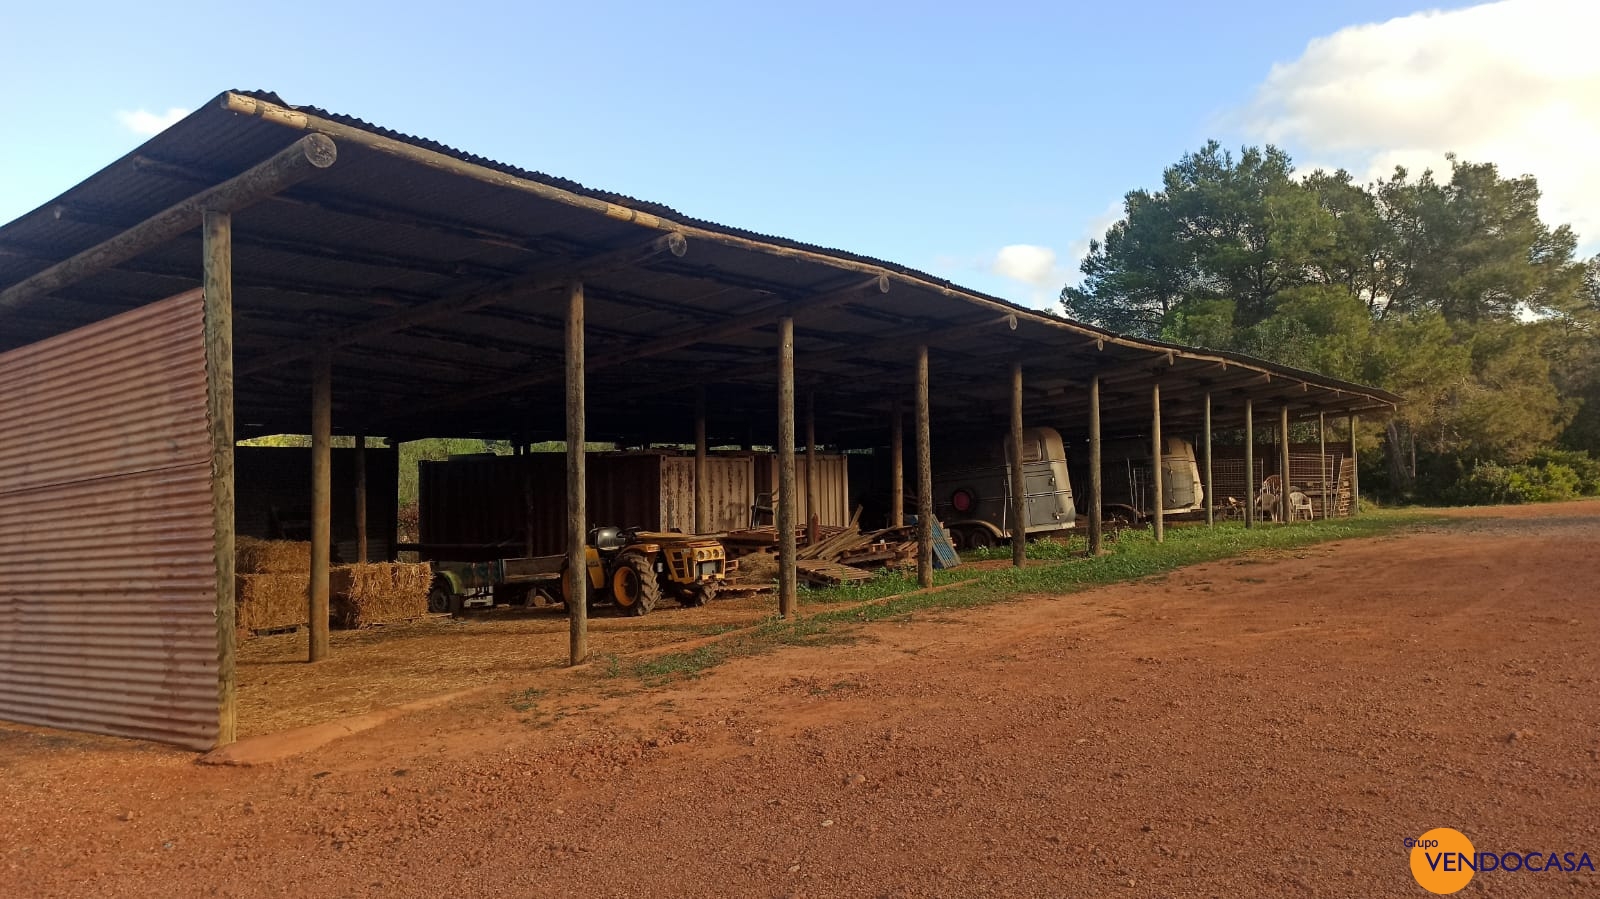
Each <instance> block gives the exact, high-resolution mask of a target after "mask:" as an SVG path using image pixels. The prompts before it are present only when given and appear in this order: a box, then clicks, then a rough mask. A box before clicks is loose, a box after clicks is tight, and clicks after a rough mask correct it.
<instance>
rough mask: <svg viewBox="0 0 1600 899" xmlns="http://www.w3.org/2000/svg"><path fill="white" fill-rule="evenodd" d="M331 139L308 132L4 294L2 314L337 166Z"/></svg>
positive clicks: (0, 305) (0, 297) (0, 298)
mask: <svg viewBox="0 0 1600 899" xmlns="http://www.w3.org/2000/svg"><path fill="white" fill-rule="evenodd" d="M338 156H339V153H338V148H337V147H335V146H334V143H333V140H332V139H331V138H329V137H327V136H326V135H322V134H308V135H306V136H305V137H303V138H301V139H299V140H297V141H295V142H294V143H293V144H290V145H289V146H288V147H285V148H284V149H282V150H280V151H278V152H277V153H274V154H273V155H272V156H270V157H268V158H267V159H265V160H263V161H262V162H260V163H257V164H256V165H254V166H251V167H250V168H249V169H246V170H245V171H244V172H243V173H241V174H239V175H237V176H236V177H233V178H230V179H228V180H227V181H224V182H223V183H221V184H219V185H217V186H216V187H213V188H210V189H208V190H203V191H201V192H200V193H197V194H195V195H194V196H192V197H189V198H187V199H184V200H181V201H179V202H177V203H174V204H173V205H171V206H169V207H167V208H166V209H163V210H161V211H160V212H158V213H156V214H155V215H152V216H150V217H149V218H147V219H145V220H144V221H142V222H140V223H139V224H137V225H135V226H133V227H132V228H129V229H127V230H126V231H123V232H121V233H119V234H117V235H116V236H114V237H112V238H110V239H109V240H106V241H103V242H101V243H98V244H96V245H94V246H92V247H89V248H88V249H86V250H83V251H82V252H80V253H77V254H75V255H73V256H71V257H69V258H67V259H64V260H62V261H60V262H58V263H56V264H55V265H52V266H50V267H49V268H46V269H45V270H44V271H41V272H36V273H34V274H33V275H30V276H28V277H27V278H24V279H23V280H21V281H19V282H17V283H16V284H13V285H11V286H10V287H7V288H6V289H4V290H0V315H4V314H7V313H11V312H15V311H16V310H17V309H19V308H21V307H22V306H24V305H26V304H27V303H31V302H33V301H35V300H38V299H40V298H41V297H45V296H49V295H50V294H51V293H54V292H55V291H57V290H60V289H61V288H63V287H68V286H70V285H72V284H74V283H76V282H78V281H81V280H83V279H84V278H87V277H89V276H90V275H93V274H96V273H97V272H101V271H104V270H106V269H108V268H111V267H112V266H115V265H118V264H120V263H123V262H126V261H128V260H129V259H132V258H134V257H135V256H138V255H139V254H141V253H144V252H147V251H149V250H152V249H154V248H156V247H159V246H161V245H162V244H164V243H166V242H167V241H169V240H171V239H173V238H174V237H177V236H178V235H180V234H182V233H184V232H185V231H189V230H192V229H194V228H196V227H198V226H199V225H200V219H201V217H202V216H203V215H204V214H205V213H206V212H207V211H211V212H235V211H237V210H239V209H242V208H244V207H246V206H249V205H250V204H252V203H255V202H257V201H258V200H260V199H261V198H263V197H267V196H271V195H272V194H274V193H277V192H278V191H280V190H283V189H284V188H285V187H288V186H289V185H290V184H293V183H294V182H296V181H301V180H304V179H306V178H309V177H311V175H312V174H314V173H316V172H317V171H319V170H321V169H325V168H327V167H328V166H330V165H333V163H334V160H335V159H337V158H338Z"/></svg>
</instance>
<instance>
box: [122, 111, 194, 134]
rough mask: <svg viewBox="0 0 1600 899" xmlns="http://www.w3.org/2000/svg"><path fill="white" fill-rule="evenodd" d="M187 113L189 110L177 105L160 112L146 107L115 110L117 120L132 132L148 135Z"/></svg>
mask: <svg viewBox="0 0 1600 899" xmlns="http://www.w3.org/2000/svg"><path fill="white" fill-rule="evenodd" d="M188 114H189V110H187V109H181V108H179V107H177V106H174V107H171V108H170V109H168V110H167V111H166V112H162V113H155V112H151V111H150V110H148V109H135V110H133V111H132V112H129V111H128V110H120V111H118V112H117V121H119V122H121V123H122V127H124V128H126V129H128V130H129V131H132V132H133V133H134V134H137V135H140V136H142V137H149V136H150V135H153V134H160V133H161V132H163V131H165V130H167V129H168V128H170V127H171V126H172V125H174V124H176V123H177V121H178V120H179V119H181V118H183V117H184V116H186V115H188Z"/></svg>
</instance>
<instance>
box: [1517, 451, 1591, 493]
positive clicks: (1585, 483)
mask: <svg viewBox="0 0 1600 899" xmlns="http://www.w3.org/2000/svg"><path fill="white" fill-rule="evenodd" d="M1529 463H1530V464H1532V465H1536V466H1538V467H1540V468H1549V467H1552V466H1555V467H1560V468H1565V469H1567V470H1568V471H1570V472H1571V473H1572V474H1573V475H1575V476H1576V477H1577V479H1578V487H1577V492H1578V494H1579V495H1580V496H1600V459H1596V458H1595V457H1593V456H1591V455H1589V454H1588V453H1586V452H1584V451H1582V450H1558V449H1548V450H1540V451H1539V452H1537V453H1534V455H1533V458H1532V459H1530V460H1529Z"/></svg>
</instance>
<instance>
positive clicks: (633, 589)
mask: <svg viewBox="0 0 1600 899" xmlns="http://www.w3.org/2000/svg"><path fill="white" fill-rule="evenodd" d="M611 598H612V599H613V600H615V601H616V603H617V605H618V606H619V607H621V609H622V613H623V614H624V615H635V616H637V615H645V614H648V613H649V611H650V610H651V609H653V608H655V607H656V602H658V601H659V600H660V599H661V585H660V584H657V583H656V569H655V566H654V565H653V564H651V562H650V559H649V558H647V557H646V556H645V555H644V553H636V552H634V553H623V554H622V555H620V556H618V557H617V561H616V562H615V564H613V565H612V568H611Z"/></svg>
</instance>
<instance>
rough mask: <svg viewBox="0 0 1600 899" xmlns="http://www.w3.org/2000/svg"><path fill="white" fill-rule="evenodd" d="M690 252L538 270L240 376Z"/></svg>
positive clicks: (621, 256) (297, 350) (673, 237)
mask: <svg viewBox="0 0 1600 899" xmlns="http://www.w3.org/2000/svg"><path fill="white" fill-rule="evenodd" d="M686 249H687V243H686V241H685V240H684V238H683V235H681V234H677V233H667V234H661V235H658V236H656V237H653V238H651V239H650V240H647V241H644V242H642V243H634V244H630V245H628V246H624V247H619V248H618V249H615V250H611V251H609V252H606V253H601V254H598V255H595V256H591V257H589V258H587V259H580V260H576V261H573V262H563V263H560V264H553V265H545V266H539V267H538V268H535V269H533V270H531V271H529V272H526V273H524V274H522V275H520V276H518V277H516V278H511V279H508V280H507V281H504V282H501V283H498V284H493V285H490V286H489V287H486V288H484V289H483V290H478V291H473V292H472V293H468V294H464V295H461V296H452V297H445V298H443V299H439V300H435V301H433V302H430V303H425V304H423V305H421V306H415V307H412V308H409V309H405V310H403V311H400V312H396V313H394V314H393V315H388V316H384V317H382V318H378V319H373V320H371V321H367V322H363V323H361V324H359V325H351V326H350V327H348V328H343V329H340V330H338V331H335V332H334V333H332V334H325V335H323V336H322V337H321V338H318V339H313V340H309V341H306V342H305V343H304V344H303V345H300V346H294V347H290V348H288V349H286V350H283V351H282V352H279V353H276V354H273V355H272V356H268V357H264V358H257V359H253V360H251V361H250V362H249V364H248V365H246V366H244V367H243V368H242V369H241V370H240V372H239V373H240V374H241V375H247V374H254V373H256V372H259V371H262V370H265V369H270V368H274V367H276V366H279V365H284V364H286V363H289V362H298V361H301V360H304V359H308V358H312V357H314V356H316V355H317V354H318V353H320V352H327V351H331V350H334V349H337V348H338V347H341V346H344V345H345V344H350V343H359V342H361V341H363V340H370V339H372V338H374V337H381V336H383V335H385V334H393V333H395V332H396V331H404V330H406V329H408V328H414V327H416V326H418V325H424V324H428V323H430V322H435V321H439V320H441V319H446V318H449V317H451V316H454V315H460V314H462V313H464V312H469V311H471V310H473V309H481V308H483V307H485V306H490V305H493V304H495V303H503V302H506V301H507V300H510V299H513V298H515V297H518V296H522V295H524V294H528V293H538V292H542V291H547V290H557V289H559V288H561V287H562V286H563V285H566V284H570V283H572V282H573V281H574V280H582V279H584V278H588V277H592V276H594V275H596V274H600V273H602V272H606V271H611V270H614V269H617V268H626V267H627V266H630V265H635V264H638V263H639V262H641V261H643V260H645V259H649V258H650V257H652V256H655V255H657V254H659V253H663V252H667V253H671V254H672V255H674V256H681V255H683V253H684V252H685V250H686Z"/></svg>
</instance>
